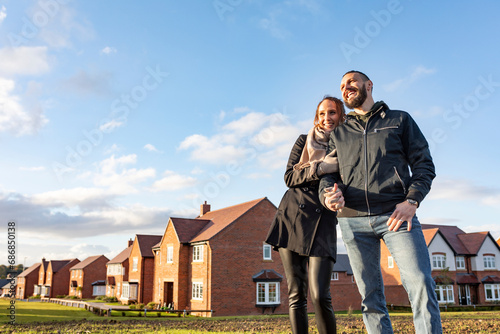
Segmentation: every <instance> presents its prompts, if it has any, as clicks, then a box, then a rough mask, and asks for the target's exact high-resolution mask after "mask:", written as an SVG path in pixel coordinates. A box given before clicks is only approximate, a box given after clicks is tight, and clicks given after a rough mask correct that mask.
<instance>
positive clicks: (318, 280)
mask: <svg viewBox="0 0 500 334" xmlns="http://www.w3.org/2000/svg"><path fill="white" fill-rule="evenodd" d="M279 252H280V257H281V262H283V266H284V268H285V275H286V281H287V283H288V305H289V314H290V322H291V325H292V332H293V333H294V334H303V333H307V332H308V328H309V325H308V322H307V290H308V287H309V289H310V293H311V300H312V302H313V305H314V311H315V314H316V325H317V327H318V332H319V333H320V334H330V333H336V332H337V327H336V323H335V314H334V312H333V307H332V297H331V295H330V280H331V277H332V270H333V264H334V262H333V260H332V258H330V257H316V256H303V255H299V254H298V253H295V252H292V251H290V250H288V249H285V248H280V249H279ZM308 264H309V270H308V268H307V267H308Z"/></svg>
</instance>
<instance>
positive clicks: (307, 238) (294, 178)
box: [266, 135, 337, 260]
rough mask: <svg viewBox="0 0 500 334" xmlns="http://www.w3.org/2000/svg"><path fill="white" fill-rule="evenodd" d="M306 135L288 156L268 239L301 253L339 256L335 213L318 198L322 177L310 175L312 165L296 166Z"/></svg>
mask: <svg viewBox="0 0 500 334" xmlns="http://www.w3.org/2000/svg"><path fill="white" fill-rule="evenodd" d="M306 138H307V135H300V136H299V138H298V139H297V141H296V142H295V145H294V146H293V149H292V151H291V153H290V158H289V159H288V164H287V168H286V172H285V183H286V185H287V187H288V188H289V189H288V190H287V191H286V193H285V195H284V196H283V198H282V200H281V202H280V205H279V207H278V211H277V212H276V216H275V218H274V221H273V223H272V224H271V228H270V229H269V233H268V235H267V238H266V242H267V243H268V244H270V245H273V246H275V248H279V247H283V248H287V249H289V250H291V251H293V252H296V253H299V254H301V255H307V256H326V257H328V256H330V257H332V258H333V260H335V259H336V256H337V231H336V224H337V218H336V214H335V213H334V212H332V211H330V210H328V209H326V208H324V207H323V206H322V205H321V203H320V202H319V198H318V185H319V177H318V176H317V175H316V173H314V175H312V176H309V167H306V168H305V169H302V170H294V169H293V166H294V165H295V164H297V163H298V162H299V159H300V156H301V154H302V150H303V149H304V145H305V143H306Z"/></svg>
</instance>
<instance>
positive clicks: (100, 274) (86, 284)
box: [70, 255, 109, 299]
mask: <svg viewBox="0 0 500 334" xmlns="http://www.w3.org/2000/svg"><path fill="white" fill-rule="evenodd" d="M108 261H109V260H108V258H106V257H105V256H104V255H101V256H100V257H98V258H97V259H96V260H95V261H93V262H92V263H90V264H88V265H87V266H85V268H83V274H82V275H81V276H82V277H80V274H79V273H78V278H77V279H76V281H77V282H78V286H81V287H82V290H81V294H80V296H81V298H84V299H87V298H94V297H95V296H93V295H92V293H93V286H92V283H93V282H95V281H100V280H105V279H106V263H107V262H108ZM70 281H71V278H70ZM70 283H71V282H70Z"/></svg>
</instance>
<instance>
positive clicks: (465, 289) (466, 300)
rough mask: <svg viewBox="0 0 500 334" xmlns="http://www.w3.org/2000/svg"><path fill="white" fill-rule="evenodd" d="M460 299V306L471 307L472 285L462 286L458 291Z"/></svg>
mask: <svg viewBox="0 0 500 334" xmlns="http://www.w3.org/2000/svg"><path fill="white" fill-rule="evenodd" d="M458 298H459V299H460V305H470V304H471V299H470V285H469V284H461V285H460V288H459V289H458Z"/></svg>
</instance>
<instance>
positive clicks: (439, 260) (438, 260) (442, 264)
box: [432, 254, 446, 269]
mask: <svg viewBox="0 0 500 334" xmlns="http://www.w3.org/2000/svg"><path fill="white" fill-rule="evenodd" d="M444 268H446V256H445V255H443V254H433V255H432V269H444Z"/></svg>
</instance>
